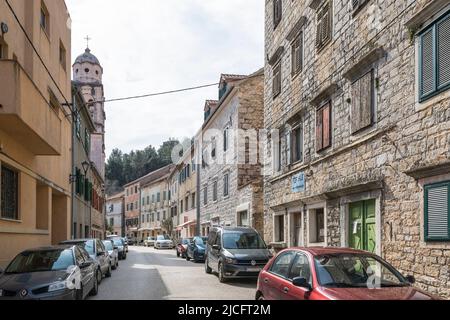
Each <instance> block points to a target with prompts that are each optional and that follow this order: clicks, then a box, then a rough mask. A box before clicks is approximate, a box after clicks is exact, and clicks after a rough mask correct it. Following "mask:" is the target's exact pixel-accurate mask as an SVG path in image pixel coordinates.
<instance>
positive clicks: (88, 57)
mask: <svg viewBox="0 0 450 320" xmlns="http://www.w3.org/2000/svg"><path fill="white" fill-rule="evenodd" d="M85 62H88V63H92V64H98V65H100V61H98V59H97V57H96V56H94V55H93V54H92V53H91V49H89V48H86V50H85V51H84V53H83V54H81V55H79V56H78V57H77V58H76V59H75V62H74V64H76V63H80V64H81V63H85Z"/></svg>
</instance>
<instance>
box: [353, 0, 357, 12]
mask: <svg viewBox="0 0 450 320" xmlns="http://www.w3.org/2000/svg"><path fill="white" fill-rule="evenodd" d="M352 4H353V10H355V9H356V8H358V6H359V0H352Z"/></svg>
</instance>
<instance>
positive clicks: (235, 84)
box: [200, 69, 264, 235]
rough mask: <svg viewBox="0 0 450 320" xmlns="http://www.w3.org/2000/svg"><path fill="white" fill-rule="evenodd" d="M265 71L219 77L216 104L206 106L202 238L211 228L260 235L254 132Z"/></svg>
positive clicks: (258, 120)
mask: <svg viewBox="0 0 450 320" xmlns="http://www.w3.org/2000/svg"><path fill="white" fill-rule="evenodd" d="M263 83H264V72H263V70H262V69H261V70H259V71H258V72H256V73H255V74H252V75H250V76H240V75H222V76H221V80H220V87H219V101H207V102H206V104H205V122H204V124H203V127H202V133H201V135H202V136H201V140H202V141H201V142H202V143H201V145H202V147H201V153H202V158H203V160H202V166H201V170H200V174H201V177H200V180H201V183H200V189H201V221H200V222H201V225H202V234H203V235H208V233H209V230H210V227H211V226H213V225H226V226H243V225H248V226H253V227H255V228H256V229H257V230H259V231H261V232H262V231H263V216H262V214H263V208H262V177H261V165H260V161H259V131H260V129H263V125H264V123H263V92H264V84H263Z"/></svg>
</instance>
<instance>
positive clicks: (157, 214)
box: [156, 212, 161, 221]
mask: <svg viewBox="0 0 450 320" xmlns="http://www.w3.org/2000/svg"><path fill="white" fill-rule="evenodd" d="M156 219H157V220H158V221H161V214H160V213H159V212H158V213H156Z"/></svg>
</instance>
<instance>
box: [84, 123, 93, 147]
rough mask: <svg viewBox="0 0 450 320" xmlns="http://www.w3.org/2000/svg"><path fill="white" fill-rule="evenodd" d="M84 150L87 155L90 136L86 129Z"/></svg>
mask: <svg viewBox="0 0 450 320" xmlns="http://www.w3.org/2000/svg"><path fill="white" fill-rule="evenodd" d="M84 149H85V150H86V152H87V153H89V151H90V150H91V134H90V133H89V130H88V129H87V128H85V129H84Z"/></svg>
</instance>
